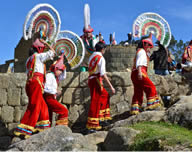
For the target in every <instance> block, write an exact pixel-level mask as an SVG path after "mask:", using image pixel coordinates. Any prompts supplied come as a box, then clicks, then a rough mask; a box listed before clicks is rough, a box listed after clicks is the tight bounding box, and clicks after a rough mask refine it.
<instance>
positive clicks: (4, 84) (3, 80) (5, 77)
mask: <svg viewBox="0 0 192 152" xmlns="http://www.w3.org/2000/svg"><path fill="white" fill-rule="evenodd" d="M9 82H10V76H9V74H0V84H1V86H0V87H1V88H2V89H7V88H8V87H9Z"/></svg>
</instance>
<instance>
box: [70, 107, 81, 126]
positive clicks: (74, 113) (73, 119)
mask: <svg viewBox="0 0 192 152" xmlns="http://www.w3.org/2000/svg"><path fill="white" fill-rule="evenodd" d="M78 118H79V112H78V105H71V106H70V108H69V118H68V119H69V122H70V123H72V124H74V123H75V122H76V121H77V120H78Z"/></svg>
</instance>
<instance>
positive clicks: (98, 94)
mask: <svg viewBox="0 0 192 152" xmlns="http://www.w3.org/2000/svg"><path fill="white" fill-rule="evenodd" d="M88 85H89V88H90V93H91V104H90V107H89V113H88V120H87V125H86V127H87V128H88V129H97V130H99V129H101V126H100V125H99V120H100V121H104V120H111V117H110V109H109V98H110V96H109V94H108V92H107V91H106V90H105V89H104V88H103V84H102V79H101V77H99V78H98V77H96V78H92V79H89V82H88Z"/></svg>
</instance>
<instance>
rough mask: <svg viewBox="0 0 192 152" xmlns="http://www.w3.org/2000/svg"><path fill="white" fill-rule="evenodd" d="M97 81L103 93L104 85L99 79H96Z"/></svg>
mask: <svg viewBox="0 0 192 152" xmlns="http://www.w3.org/2000/svg"><path fill="white" fill-rule="evenodd" d="M96 80H97V83H98V84H99V86H100V88H101V91H102V90H103V85H102V84H101V83H100V81H99V79H98V78H96Z"/></svg>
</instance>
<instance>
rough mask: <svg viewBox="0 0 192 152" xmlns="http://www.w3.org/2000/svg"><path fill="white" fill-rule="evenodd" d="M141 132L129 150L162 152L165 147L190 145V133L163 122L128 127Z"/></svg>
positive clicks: (191, 132)
mask: <svg viewBox="0 0 192 152" xmlns="http://www.w3.org/2000/svg"><path fill="white" fill-rule="evenodd" d="M129 127H130V128H133V129H135V130H139V131H141V133H140V134H138V135H137V136H136V138H135V141H134V144H133V145H132V146H131V147H130V150H163V147H164V146H165V145H166V146H175V145H177V144H181V145H182V144H186V143H189V147H190V144H192V131H190V130H188V129H186V128H183V127H180V126H178V125H174V124H170V123H165V122H141V123H137V124H134V125H132V126H129ZM159 141H160V142H159Z"/></svg>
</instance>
